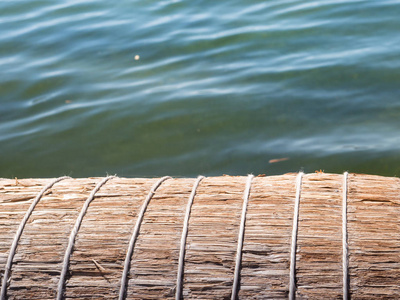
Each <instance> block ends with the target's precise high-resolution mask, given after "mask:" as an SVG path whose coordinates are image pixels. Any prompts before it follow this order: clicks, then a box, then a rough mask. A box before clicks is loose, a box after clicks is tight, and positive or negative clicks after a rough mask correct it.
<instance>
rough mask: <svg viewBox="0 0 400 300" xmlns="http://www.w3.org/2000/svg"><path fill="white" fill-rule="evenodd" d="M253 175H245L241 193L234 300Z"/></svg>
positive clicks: (237, 288) (232, 297)
mask: <svg viewBox="0 0 400 300" xmlns="http://www.w3.org/2000/svg"><path fill="white" fill-rule="evenodd" d="M253 177H254V176H253V175H249V176H248V177H247V182H246V188H245V190H244V194H243V207H242V217H241V220H240V229H239V236H238V245H237V250H236V265H235V275H234V277H233V286H232V295H231V300H236V299H237V296H238V291H239V285H240V266H241V263H242V249H243V239H244V226H245V223H246V211H247V203H248V202H249V195H250V188H251V181H252V180H253Z"/></svg>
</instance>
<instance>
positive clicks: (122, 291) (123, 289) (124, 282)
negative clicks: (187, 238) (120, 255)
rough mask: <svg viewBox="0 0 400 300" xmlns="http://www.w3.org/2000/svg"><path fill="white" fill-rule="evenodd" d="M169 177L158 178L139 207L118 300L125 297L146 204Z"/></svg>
mask: <svg viewBox="0 0 400 300" xmlns="http://www.w3.org/2000/svg"><path fill="white" fill-rule="evenodd" d="M170 178H171V177H169V176H165V177H162V178H161V179H160V180H158V181H157V182H156V183H155V184H154V186H153V187H152V188H151V190H150V192H149V194H148V195H147V197H146V199H145V200H144V202H143V205H142V208H141V209H140V212H139V215H138V218H137V220H136V224H135V228H134V229H133V234H132V237H131V240H130V241H129V246H128V251H127V252H126V257H125V263H124V270H123V272H122V278H121V286H120V290H119V297H118V299H119V300H123V299H125V296H126V290H127V281H128V274H129V269H130V266H131V259H132V254H133V249H134V247H135V243H136V239H137V237H138V235H139V230H140V225H141V224H142V220H143V216H144V213H145V212H146V209H147V206H148V204H149V202H150V200H151V198H153V196H154V194H155V193H156V190H157V188H158V187H159V186H160V185H161V184H162V183H163V182H164V181H165V180H167V179H170Z"/></svg>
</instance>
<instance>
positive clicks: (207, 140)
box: [0, 0, 400, 178]
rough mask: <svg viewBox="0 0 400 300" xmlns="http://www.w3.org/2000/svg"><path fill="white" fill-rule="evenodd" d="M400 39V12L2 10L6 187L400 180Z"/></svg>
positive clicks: (27, 4)
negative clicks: (42, 182) (199, 180)
mask: <svg viewBox="0 0 400 300" xmlns="http://www.w3.org/2000/svg"><path fill="white" fill-rule="evenodd" d="M399 29H400V1H390V0H380V1H372V0H368V1H362V0H359V1H351V0H346V1H341V0H336V1H330V0H325V1H316V0H314V1H303V0H302V1H300V0H289V1H288V0H279V1H278V0H274V1H271V0H267V1H265V0H263V1H261V0H248V1H243V0H242V1H239V0H234V1H230V2H226V1H225V2H222V1H214V0H212V1H211V0H205V1H196V0H192V1H173V0H169V1H163V0H157V1H152V0H146V1H144V0H141V1H124V0H121V1H99V0H93V1H76V0H67V1H38V0H29V1H27V0H22V1H1V2H0V155H1V156H0V177H12V178H13V177H15V176H16V177H18V178H20V177H53V176H60V175H70V176H73V177H86V176H105V175H106V174H117V175H119V176H128V177H134V176H135V177H136V176H146V177H148V176H161V175H172V176H196V175H198V174H203V175H222V174H231V175H246V174H248V173H253V174H260V173H261V174H282V173H286V172H296V171H298V170H301V169H303V170H304V171H305V172H314V171H315V170H320V169H322V170H324V171H325V172H343V171H346V170H347V171H350V172H362V173H373V174H381V175H389V176H394V175H400V138H399V132H400V34H399ZM280 158H285V159H286V160H281V161H279V160H278V161H274V159H280ZM271 160H273V161H272V162H270V161H271Z"/></svg>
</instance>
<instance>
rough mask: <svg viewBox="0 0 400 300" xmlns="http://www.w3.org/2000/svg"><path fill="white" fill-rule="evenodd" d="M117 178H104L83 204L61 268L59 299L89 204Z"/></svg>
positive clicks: (58, 289)
mask: <svg viewBox="0 0 400 300" xmlns="http://www.w3.org/2000/svg"><path fill="white" fill-rule="evenodd" d="M112 178H115V176H108V177H106V178H103V180H101V181H100V182H99V183H98V184H97V185H96V187H95V188H94V189H93V190H92V192H91V193H90V195H89V197H88V198H87V199H86V201H85V203H84V204H83V207H82V209H81V212H80V213H79V216H78V218H77V219H76V222H75V225H74V227H73V228H72V231H71V234H70V236H69V241H68V246H67V250H65V254H64V261H63V266H62V270H61V275H60V279H59V281H58V287H57V300H62V299H63V297H64V286H65V279H66V277H67V272H68V266H69V260H70V257H71V253H72V249H73V248H74V244H75V238H76V236H77V234H78V231H79V228H80V227H81V224H82V220H83V217H84V216H85V214H86V211H87V210H88V208H89V204H90V203H91V202H92V201H93V199H94V196H95V194H96V193H97V191H98V190H99V189H100V188H101V187H102V186H103V185H104V184H105V183H106V182H107V181H108V180H110V179H112Z"/></svg>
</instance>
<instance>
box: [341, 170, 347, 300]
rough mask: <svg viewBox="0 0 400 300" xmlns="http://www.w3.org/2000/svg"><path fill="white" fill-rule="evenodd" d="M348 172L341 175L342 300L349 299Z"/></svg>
mask: <svg viewBox="0 0 400 300" xmlns="http://www.w3.org/2000/svg"><path fill="white" fill-rule="evenodd" d="M348 174H349V173H348V172H344V174H343V209H342V238H343V241H342V245H343V299H344V300H348V299H349V259H348V251H349V246H348V244H347V177H348Z"/></svg>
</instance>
